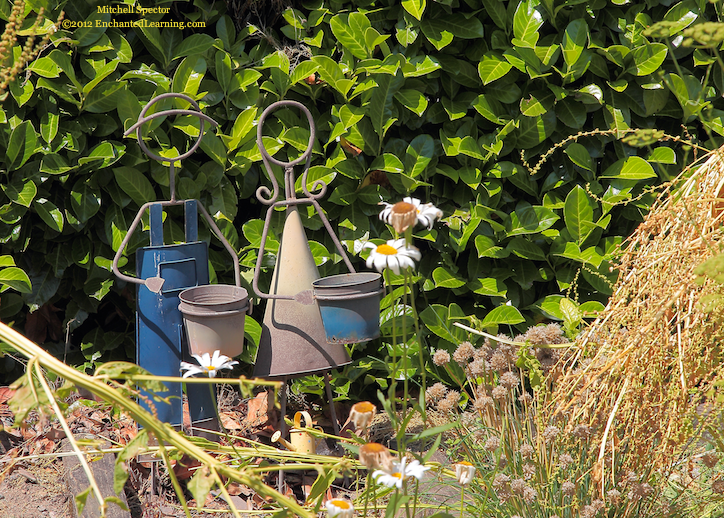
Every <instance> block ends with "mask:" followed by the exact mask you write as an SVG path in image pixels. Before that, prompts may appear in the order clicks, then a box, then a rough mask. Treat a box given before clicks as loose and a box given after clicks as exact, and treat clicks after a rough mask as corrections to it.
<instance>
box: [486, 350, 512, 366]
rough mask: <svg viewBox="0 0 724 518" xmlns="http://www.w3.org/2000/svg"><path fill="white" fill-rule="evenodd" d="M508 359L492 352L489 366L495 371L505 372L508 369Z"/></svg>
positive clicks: (501, 354)
mask: <svg viewBox="0 0 724 518" xmlns="http://www.w3.org/2000/svg"><path fill="white" fill-rule="evenodd" d="M508 365H509V362H508V358H506V357H505V355H504V354H503V353H501V352H498V351H496V352H494V353H493V356H491V357H490V366H491V367H492V368H493V370H496V371H505V370H507V369H508Z"/></svg>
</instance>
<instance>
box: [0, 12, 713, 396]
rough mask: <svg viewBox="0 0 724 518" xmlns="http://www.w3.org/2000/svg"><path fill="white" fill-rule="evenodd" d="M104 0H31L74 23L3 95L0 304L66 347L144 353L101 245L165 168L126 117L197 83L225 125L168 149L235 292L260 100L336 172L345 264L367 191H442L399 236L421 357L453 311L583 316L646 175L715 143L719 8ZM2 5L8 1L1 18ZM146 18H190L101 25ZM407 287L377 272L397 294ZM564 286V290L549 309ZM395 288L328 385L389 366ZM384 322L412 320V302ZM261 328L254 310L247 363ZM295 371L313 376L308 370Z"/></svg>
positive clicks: (161, 139) (254, 175)
mask: <svg viewBox="0 0 724 518" xmlns="http://www.w3.org/2000/svg"><path fill="white" fill-rule="evenodd" d="M104 5H110V4H107V3H105V2H87V1H85V0H80V1H76V2H67V3H60V4H58V3H47V2H43V1H35V0H30V1H28V2H27V3H26V4H25V10H26V14H27V17H26V20H25V23H24V27H25V28H27V27H29V26H30V25H31V24H32V22H33V20H34V18H35V16H36V15H37V12H38V10H39V8H40V7H41V6H44V7H45V8H46V11H48V12H50V13H52V15H53V16H55V19H57V16H58V14H59V12H60V10H61V9H63V10H64V11H65V19H64V23H65V24H66V25H65V27H66V28H61V29H60V30H58V31H57V32H55V33H54V34H53V35H52V38H51V42H52V44H51V45H49V46H48V47H47V48H45V49H43V50H42V52H41V53H40V55H39V57H38V58H37V59H35V60H34V61H33V62H32V63H31V64H30V65H29V66H28V67H27V69H26V71H24V72H23V73H22V74H21V75H20V76H19V77H18V78H17V80H16V81H14V82H13V83H12V84H11V85H10V88H9V92H8V93H7V94H6V96H5V97H4V99H3V101H2V104H1V105H0V171H1V174H2V179H1V180H0V182H1V183H2V194H0V198H2V200H1V201H0V221H1V222H2V223H0V242H2V254H3V256H2V258H1V261H0V267H3V269H0V282H4V283H5V288H6V291H5V292H3V293H2V295H1V299H0V318H2V320H3V321H5V322H11V323H12V324H13V326H15V327H17V328H19V329H24V330H25V332H26V334H28V336H30V337H31V338H33V339H35V340H36V341H38V342H40V343H43V344H44V347H46V348H47V349H48V350H50V351H52V352H53V353H55V354H56V355H58V356H61V357H65V358H66V360H67V361H68V362H69V363H74V364H76V365H85V366H90V365H92V364H93V363H94V362H97V361H105V360H110V359H125V358H133V356H134V350H135V346H134V343H133V342H134V335H133V326H134V315H133V311H134V308H135V288H134V287H133V286H127V285H125V284H124V283H122V282H119V281H117V280H116V279H115V278H114V276H113V275H112V273H111V271H110V264H111V259H112V257H113V255H114V253H115V251H116V250H117V249H118V246H119V244H120V242H121V240H122V239H123V237H124V235H125V233H126V231H127V229H128V226H129V224H130V222H131V220H132V219H133V217H134V215H135V214H136V212H137V211H138V209H139V207H140V206H141V205H142V204H143V203H145V202H148V201H153V200H162V199H167V198H168V197H169V188H168V184H169V180H168V177H169V175H168V165H167V164H159V163H156V162H153V161H151V160H149V159H147V158H146V156H145V155H143V153H142V152H141V150H140V149H139V146H138V144H137V143H136V142H135V140H134V139H133V138H130V137H129V138H124V137H123V132H124V129H126V128H128V127H130V126H131V125H132V124H133V123H134V122H135V121H136V120H137V118H138V115H139V113H140V111H141V109H142V107H143V106H144V104H145V103H146V102H148V101H149V100H150V99H151V98H152V97H154V96H156V95H158V94H161V93H164V92H183V93H185V94H187V95H190V96H192V97H193V98H195V99H196V100H197V101H198V102H199V104H200V105H201V107H202V109H203V111H204V112H205V113H206V114H208V115H209V116H211V117H213V118H214V119H215V120H216V121H218V122H219V128H218V129H216V130H207V131H206V133H205V134H204V136H203V140H202V145H201V151H199V152H197V153H196V154H195V155H194V156H193V157H191V158H189V159H187V160H185V161H184V162H183V164H182V169H181V170H180V171H179V172H178V173H177V174H178V176H177V194H178V196H179V197H180V198H197V199H199V200H201V202H202V203H203V204H204V205H205V206H206V207H207V208H208V210H209V212H210V213H211V214H212V215H214V218H215V220H216V222H217V223H218V225H219V226H220V228H221V229H222V230H223V232H224V234H225V235H226V237H227V238H228V240H229V241H230V242H231V244H232V246H233V247H234V248H235V249H236V250H238V251H239V256H240V259H241V263H242V270H243V277H244V282H245V283H247V288H248V289H249V291H250V292H251V289H250V287H249V286H248V284H249V282H250V280H251V276H252V272H253V266H254V264H255V261H256V256H257V251H258V248H259V241H260V233H261V227H262V221H263V220H262V218H263V217H264V213H265V210H266V207H265V206H264V205H262V204H260V203H259V202H258V201H257V200H256V197H255V191H256V189H257V187H258V186H260V185H269V181H268V179H267V178H266V176H265V173H264V172H263V166H262V165H261V155H260V153H259V151H258V149H257V148H256V144H255V138H256V121H257V119H258V117H259V115H260V114H261V112H262V111H263V109H264V108H265V107H266V106H268V105H269V104H270V103H272V102H274V101H277V100H279V99H294V100H298V101H300V102H302V103H304V104H305V105H306V106H308V107H309V108H310V109H311V110H312V112H313V114H314V117H315V121H316V126H317V141H316V142H315V145H314V156H313V161H312V168H311V171H310V176H309V184H310V187H311V184H312V183H313V181H314V180H324V181H325V182H327V183H328V184H329V191H328V195H327V197H326V198H325V199H324V200H323V202H322V204H323V207H324V209H325V211H326V212H327V215H328V217H329V218H330V220H331V222H332V225H333V227H334V228H335V229H336V230H337V232H338V234H339V236H340V238H341V239H342V241H343V243H344V245H345V246H346V248H347V249H348V250H349V251H350V252H351V255H353V256H355V257H353V261H355V264H357V265H359V267H360V268H361V269H364V265H363V261H362V259H364V257H366V256H365V255H364V254H363V256H362V258H359V257H356V256H358V253H359V251H360V250H361V245H362V244H363V243H364V242H365V241H366V240H368V239H380V240H383V239H389V238H390V237H391V236H390V235H389V232H388V230H387V229H386V227H385V226H384V225H383V224H382V223H381V222H380V221H379V220H378V219H377V214H378V212H379V210H380V207H379V206H378V205H377V204H378V202H380V201H382V200H384V201H392V202H394V201H398V200H400V199H401V198H402V197H403V196H407V195H413V196H415V197H417V198H420V199H422V200H423V201H424V202H427V201H430V202H433V203H435V204H436V205H437V206H438V207H439V208H441V209H442V210H443V212H444V219H443V221H442V223H438V224H437V225H436V226H435V227H434V228H433V230H431V231H427V230H419V229H418V230H417V232H416V234H415V238H416V244H417V246H418V247H419V248H420V249H421V251H422V254H423V259H422V261H421V262H420V265H419V268H418V271H417V276H416V281H417V287H416V294H417V302H416V307H417V308H418V310H419V311H421V315H420V316H421V321H422V322H423V323H424V324H425V328H424V332H423V333H422V335H423V336H422V345H423V351H429V350H431V348H436V347H442V348H449V349H452V348H453V347H454V344H455V343H457V341H459V340H461V339H463V338H464V337H465V335H464V334H463V333H462V332H461V331H460V330H458V329H457V328H454V327H453V326H452V322H453V321H454V320H455V319H457V318H461V317H467V320H473V321H474V322H478V323H479V322H482V325H484V326H486V327H488V328H490V329H491V330H493V331H496V330H497V329H496V328H500V329H499V330H500V331H505V332H509V333H511V334H515V333H517V332H519V331H522V330H524V329H525V328H526V327H527V326H530V325H532V324H534V323H537V322H540V321H543V320H546V319H551V318H557V319H563V318H564V317H565V316H566V315H565V314H564V312H565V311H569V312H570V311H571V308H572V307H573V308H574V309H575V311H574V313H576V312H578V313H577V315H578V317H580V316H581V315H587V314H591V313H589V312H593V311H595V310H597V309H600V308H602V307H603V304H605V302H606V297H607V296H608V295H609V294H610V293H611V286H612V283H613V282H615V279H616V272H615V270H613V269H612V268H611V261H612V259H613V258H614V256H613V254H614V253H615V250H616V248H617V246H618V245H620V244H621V242H622V240H623V239H625V237H626V235H627V234H628V233H629V232H631V230H632V229H633V228H634V227H635V226H636V225H637V224H638V223H639V222H640V221H641V220H642V218H643V215H644V214H645V213H646V211H647V210H648V208H649V206H650V204H651V203H652V201H653V199H654V197H655V192H652V189H651V188H652V187H653V186H657V185H660V184H662V183H663V182H665V181H668V180H670V179H671V178H673V177H674V176H675V175H677V174H678V172H679V171H681V169H682V167H683V166H684V165H686V164H688V163H689V162H690V161H691V160H692V159H694V158H696V157H697V156H701V151H700V148H697V147H696V146H694V147H692V146H691V145H688V144H687V145H684V144H682V143H681V142H677V141H676V139H677V138H681V139H684V140H687V141H690V142H692V143H694V144H696V145H698V146H701V147H703V148H708V149H713V148H715V147H717V146H719V145H720V144H721V143H722V141H723V139H722V135H724V111H722V110H724V101H723V100H722V93H724V66H722V62H721V58H720V57H719V49H720V48H721V45H722V39H724V34H721V33H722V32H723V31H722V30H721V27H722V25H721V24H718V23H715V22H719V21H720V20H721V15H722V13H721V9H722V8H721V5H720V3H717V2H708V1H707V0H684V1H681V2H675V1H669V0H645V1H636V2H632V1H628V0H616V1H607V0H567V1H558V0H542V1H538V0H523V1H518V0H512V1H508V0H502V1H501V0H466V1H460V0H443V1H437V2H433V1H426V0H405V1H403V2H395V1H391V0H378V1H357V2H346V1H335V0H316V1H308V2H288V3H287V2H282V1H279V0H272V1H251V0H249V1H247V2H241V1H233V2H232V1H229V2H226V3H224V2H206V1H205V0H196V1H194V2H160V3H155V4H154V6H162V7H168V8H169V12H168V14H146V15H145V16H141V15H139V14H130V15H128V14H125V15H124V14H113V15H111V14H107V13H100V12H99V9H98V6H104ZM116 5H143V2H140V3H138V2H136V4H134V3H133V1H130V2H128V3H127V4H116ZM148 6H150V4H149V5H148ZM11 7H12V4H10V3H9V2H8V1H7V0H3V1H2V3H0V17H3V18H4V19H5V20H7V17H8V16H9V13H10V9H11ZM140 19H145V20H147V21H149V22H155V21H163V22H185V23H188V22H202V23H203V24H205V27H203V28H200V27H197V28H184V29H183V30H182V29H179V28H168V27H167V28H161V29H159V28H155V27H151V26H147V27H141V26H137V27H133V28H114V27H104V26H103V25H104V24H103V23H98V22H110V21H111V20H113V21H117V22H128V21H134V20H140ZM78 22H85V23H84V24H81V25H88V26H87V27H79V28H75V27H76V26H77V25H78ZM662 22H663V23H662ZM73 23H75V25H73ZM43 27H44V30H45V31H47V30H50V28H51V26H50V22H45V23H44V25H43ZM25 37H26V36H24V35H23V34H22V33H21V37H20V38H19V39H18V43H17V44H16V48H15V49H14V54H15V56H16V57H17V55H18V52H19V49H20V47H19V45H21V44H22V41H23V39H24V38H25ZM12 60H13V56H8V57H7V59H6V61H5V66H8V65H9V64H11V63H12ZM173 106H176V107H185V106H184V104H183V103H181V102H179V101H173V100H171V101H168V102H166V103H159V104H157V105H156V108H155V109H154V110H152V111H155V110H161V109H164V108H170V107H173ZM276 114H277V116H274V117H272V118H270V119H269V120H268V122H267V124H266V125H265V128H266V129H265V134H266V137H265V143H266V146H267V148H268V149H269V150H270V151H272V152H274V151H277V150H281V151H280V152H279V154H278V155H277V156H278V157H280V158H284V157H285V156H286V157H289V158H293V157H295V156H296V155H297V154H298V153H299V152H300V151H301V150H303V149H304V148H305V147H306V143H307V141H308V138H309V131H308V127H307V125H306V121H305V120H304V119H302V118H300V117H299V114H297V113H295V112H292V111H289V110H284V111H279V112H276ZM207 127H208V126H207ZM634 129H640V130H646V131H638V132H632V131H631V130H634ZM143 133H144V135H145V137H146V138H147V139H148V140H147V142H148V143H149V145H150V146H151V147H152V148H153V149H155V150H156V151H157V152H160V153H161V154H164V155H165V156H175V155H177V154H178V153H180V152H183V151H184V150H186V149H188V147H189V146H190V145H191V143H192V142H193V141H194V139H195V138H196V137H197V136H198V134H199V123H198V120H197V119H196V118H194V117H176V118H169V119H155V120H154V121H153V122H152V123H150V124H148V125H146V126H145V127H144V131H143ZM571 137H572V138H571ZM557 143H562V144H560V145H558V146H556V147H554V146H555V145H556V144H557ZM543 156H545V161H544V162H542V163H541V164H539V165H538V166H536V164H537V163H538V161H539V160H540V159H541V157H543ZM298 171H299V172H301V170H300V169H298ZM276 172H277V173H278V175H279V177H280V178H281V170H278V171H276ZM300 176H301V175H300ZM296 188H297V191H298V192H299V193H301V183H300V181H297V185H296ZM302 212H303V214H302V215H303V219H304V224H305V226H306V228H307V231H308V238H309V240H310V245H311V247H312V251H313V253H314V255H315V258H316V260H317V263H318V265H319V267H320V272H321V273H322V275H330V274H334V273H337V272H341V271H343V269H344V265H343V263H341V262H340V257H339V256H338V255H337V254H336V253H335V251H334V247H333V245H332V243H331V241H330V239H329V238H328V237H327V236H326V232H325V231H324V229H323V228H322V224H321V221H319V219H318V218H316V217H309V214H312V215H313V213H312V212H310V213H306V212H305V211H304V210H303V211H302ZM277 216H278V217H275V219H274V226H273V233H272V236H271V238H270V240H269V242H268V244H267V253H268V257H267V258H265V259H266V260H265V265H267V266H268V268H267V269H266V270H265V280H266V282H267V283H268V279H269V277H270V276H271V270H272V266H273V263H274V253H275V251H276V246H277V245H278V239H279V237H280V230H281V226H282V223H283V219H282V216H283V213H281V212H280V213H279V214H277ZM181 221H182V220H181V217H180V213H179V214H176V213H174V212H173V211H171V213H170V214H169V215H168V217H167V219H166V224H165V231H166V242H167V243H171V242H174V241H178V240H182V239H183V238H182V236H183V234H182V227H181ZM200 227H203V225H200ZM203 237H204V239H206V240H209V241H210V243H211V264H212V267H213V273H212V276H213V277H214V279H217V278H218V280H219V281H220V282H229V283H231V282H233V277H232V272H231V261H230V260H229V258H228V254H227V253H226V252H225V251H224V250H223V249H222V248H221V246H220V244H219V243H218V241H217V240H215V239H212V238H211V237H210V233H209V232H208V230H207V229H205V230H204V233H203ZM147 242H148V238H147V235H146V234H144V233H141V232H140V231H137V232H136V233H135V234H134V237H133V239H132V241H131V245H130V247H129V249H128V250H127V261H126V262H125V264H124V265H122V269H123V270H124V271H125V272H127V273H129V274H132V275H135V273H134V272H135V264H134V253H133V252H134V250H135V249H136V248H138V247H139V246H144V245H145V244H146V243H147ZM23 271H24V272H26V273H27V279H26V278H25V277H24V276H23ZM28 281H29V282H28ZM212 282H214V280H212ZM401 282H402V279H401V278H396V279H393V283H395V284H396V287H397V289H396V291H395V292H394V293H395V294H396V295H399V293H400V291H401V289H402V288H401V287H399V286H400V285H401ZM564 297H566V298H568V299H570V300H572V301H573V302H574V305H573V306H571V305H570V304H564V306H563V310H562V309H561V306H560V301H561V300H562V299H563V298H564ZM391 302H392V297H387V298H385V300H384V301H383V317H382V324H383V326H382V329H383V334H384V335H385V336H383V338H382V339H381V340H376V341H373V342H371V343H368V344H366V345H362V346H357V347H356V348H355V349H354V350H353V355H354V358H355V359H357V360H358V361H357V362H356V363H355V365H353V366H351V367H348V368H346V369H345V370H344V372H342V373H340V374H339V375H338V376H336V378H335V387H336V389H337V391H338V394H339V395H340V396H346V395H347V394H348V393H349V389H350V387H351V386H352V384H355V383H361V384H368V385H371V386H376V385H377V384H380V385H382V386H385V384H386V379H385V378H386V377H387V375H388V374H389V373H388V372H387V366H386V363H385V357H386V356H388V355H390V354H391V352H392V349H391V348H392V347H393V346H394V347H399V344H396V345H393V344H392V342H393V340H392V339H391V335H392V325H391V320H390V318H391V314H392V310H391ZM262 311H263V308H261V307H257V309H256V312H255V314H254V317H255V319H256V321H257V322H258V321H260V320H261V316H262ZM405 311H406V313H407V314H408V315H409V314H410V310H409V308H408V309H407V310H405ZM568 316H569V317H570V316H571V315H570V314H569V315H568ZM471 317H472V318H471ZM399 321H402V324H404V325H408V326H409V329H410V330H412V329H413V328H412V325H411V319H410V318H407V319H405V320H403V319H400V320H399ZM399 321H398V322H399ZM259 329H260V328H259V326H258V324H256V323H255V322H250V323H247V335H248V336H247V338H248V343H249V347H247V350H248V352H247V353H245V358H246V359H247V360H248V359H249V358H250V356H251V355H252V354H253V351H254V346H253V344H254V343H255V341H256V340H257V338H258V336H259ZM398 335H399V330H398ZM66 342H67V343H66ZM411 352H412V354H413V355H416V354H419V353H420V349H419V347H417V345H414V346H413V348H412V349H411ZM425 354H427V352H425ZM411 363H412V365H417V364H418V362H417V361H416V360H413V361H412V362H411ZM0 369H3V370H4V371H5V373H6V376H8V377H12V376H11V375H12V374H13V372H15V373H16V370H15V369H17V365H16V364H15V363H14V361H13V360H12V359H10V358H8V357H6V358H5V361H4V362H0ZM14 370H15V371H14ZM432 373H433V374H434V375H436V373H435V372H434V370H433V371H432ZM301 383H302V385H303V386H306V389H307V390H310V391H314V390H316V389H315V383H316V382H315V380H309V382H301Z"/></svg>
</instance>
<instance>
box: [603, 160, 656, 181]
mask: <svg viewBox="0 0 724 518" xmlns="http://www.w3.org/2000/svg"><path fill="white" fill-rule="evenodd" d="M601 178H618V179H621V180H646V179H648V178H656V173H655V172H654V168H653V167H651V164H649V163H648V162H647V161H646V160H644V159H643V158H641V157H638V156H631V157H628V158H624V159H621V160H618V161H617V162H615V163H614V164H612V165H611V166H610V167H609V168H608V169H606V170H605V171H604V172H603V174H602V175H601Z"/></svg>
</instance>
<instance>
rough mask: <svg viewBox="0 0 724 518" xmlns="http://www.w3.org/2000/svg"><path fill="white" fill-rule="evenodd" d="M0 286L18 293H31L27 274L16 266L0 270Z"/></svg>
mask: <svg viewBox="0 0 724 518" xmlns="http://www.w3.org/2000/svg"><path fill="white" fill-rule="evenodd" d="M0 284H4V285H7V286H10V287H11V288H12V289H14V290H16V291H19V292H20V293H30V292H31V291H32V286H31V283H30V278H29V277H28V274H26V273H25V272H24V271H23V270H21V269H20V268H18V267H16V266H11V267H9V268H2V269H0ZM3 297H4V296H3Z"/></svg>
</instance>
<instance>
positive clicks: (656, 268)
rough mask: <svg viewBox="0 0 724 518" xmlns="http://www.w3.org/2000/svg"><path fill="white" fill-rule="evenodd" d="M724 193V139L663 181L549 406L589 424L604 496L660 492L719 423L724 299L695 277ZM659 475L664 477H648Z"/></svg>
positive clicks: (712, 238)
mask: <svg viewBox="0 0 724 518" xmlns="http://www.w3.org/2000/svg"><path fill="white" fill-rule="evenodd" d="M692 171H693V172H692ZM723 198H724V148H721V149H719V150H718V151H716V152H713V153H712V154H711V155H710V156H709V158H708V160H707V161H706V162H705V163H704V164H703V165H700V166H694V167H691V168H689V169H688V170H687V171H685V173H684V175H682V177H681V179H680V180H679V182H678V183H675V184H674V185H672V186H671V187H670V188H669V189H667V190H666V191H665V192H663V193H662V194H661V195H660V197H659V199H658V201H657V202H656V204H655V205H654V207H653V208H652V210H651V212H650V213H649V215H648V216H647V217H646V219H645V221H644V222H643V223H642V224H641V225H640V226H639V228H638V229H637V230H636V232H635V233H634V234H633V236H631V238H630V239H629V240H628V242H627V243H626V245H625V247H624V249H623V251H622V254H621V258H620V267H619V268H620V275H619V282H618V283H617V285H616V287H615V289H614V295H613V296H612V297H611V299H610V301H609V303H608V305H607V307H606V309H605V311H604V312H603V313H602V314H601V315H600V316H599V318H598V319H597V320H596V321H595V322H594V323H593V324H592V325H591V326H590V328H588V329H587V330H586V332H585V333H584V334H583V336H582V338H581V340H580V347H578V348H577V349H576V354H575V355H573V356H572V357H571V358H569V359H568V360H567V361H566V364H565V367H566V368H565V369H564V375H563V376H562V377H560V378H559V379H558V380H557V381H556V383H555V384H554V386H553V388H552V392H551V394H550V397H549V399H548V401H549V403H548V404H547V406H545V407H544V408H541V417H542V421H543V422H560V423H562V424H564V425H565V432H566V433H564V434H563V435H564V436H566V435H570V432H572V430H573V429H574V428H575V427H576V426H577V425H579V424H584V425H592V426H593V430H594V435H593V437H592V440H591V445H592V446H591V448H590V450H589V451H588V457H589V463H588V464H589V465H590V466H591V467H592V468H591V469H592V479H593V482H594V484H595V488H596V489H595V491H596V493H597V494H598V496H599V497H601V498H604V499H605V498H606V492H607V491H610V489H611V488H616V491H618V490H620V492H621V493H625V492H629V493H630V492H633V493H634V496H637V495H636V494H635V493H636V491H638V492H639V493H642V494H643V493H648V494H647V495H642V496H649V494H651V493H655V492H658V490H659V489H661V488H663V487H664V486H665V484H664V482H665V481H667V480H668V477H669V476H670V475H671V474H672V473H674V472H675V471H677V469H679V468H681V466H682V464H683V463H684V461H688V457H689V455H690V454H691V452H692V450H693V448H692V447H696V446H697V444H698V441H700V440H701V439H702V438H704V437H706V435H705V434H707V433H717V432H716V430H721V422H722V421H721V419H722V415H723V414H724V401H723V399H724V398H722V390H723V389H724V385H722V382H723V381H724V375H723V371H724V369H723V368H722V360H723V359H724V354H723V348H722V339H723V338H724V328H723V327H722V323H723V322H724V306H723V305H721V304H719V305H718V307H716V306H717V305H714V307H711V306H712V305H711V304H709V307H708V308H707V307H704V306H702V305H701V304H700V301H702V298H703V297H711V296H712V294H717V293H720V292H722V290H723V287H722V285H721V284H719V283H717V282H716V281H714V280H712V279H707V280H706V281H705V282H704V283H699V284H701V285H699V284H698V283H696V282H695V281H696V279H697V275H696V273H695V269H696V268H697V267H698V266H699V265H701V264H702V263H703V262H704V261H706V260H707V259H709V258H711V257H713V256H716V255H718V254H720V253H721V251H722V246H723V245H724V242H722V237H724V229H723V228H722V219H723V218H724V199H723ZM704 300H706V299H704ZM719 433H721V432H719ZM651 481H658V482H661V484H659V487H658V488H657V487H651V486H650V485H648V484H646V485H644V484H643V482H651ZM651 496H653V498H651V499H649V501H650V502H651V505H654V502H655V500H656V496H655V494H654V495H651ZM640 499H641V498H640ZM631 512H632V513H633V512H634V511H633V508H632V509H631ZM626 514H627V515H632V514H630V513H626ZM662 516H663V514H662Z"/></svg>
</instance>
